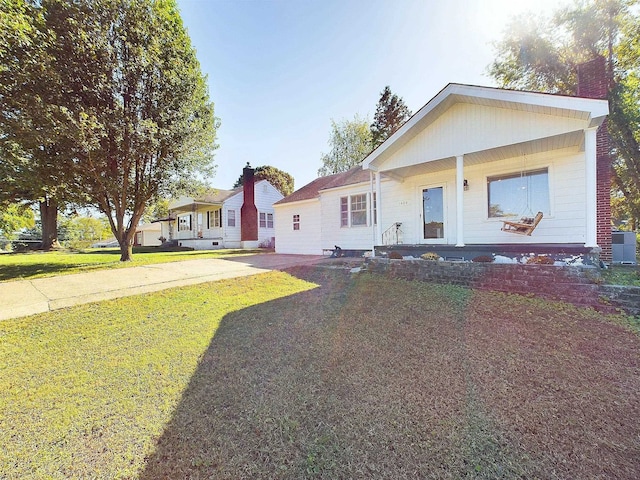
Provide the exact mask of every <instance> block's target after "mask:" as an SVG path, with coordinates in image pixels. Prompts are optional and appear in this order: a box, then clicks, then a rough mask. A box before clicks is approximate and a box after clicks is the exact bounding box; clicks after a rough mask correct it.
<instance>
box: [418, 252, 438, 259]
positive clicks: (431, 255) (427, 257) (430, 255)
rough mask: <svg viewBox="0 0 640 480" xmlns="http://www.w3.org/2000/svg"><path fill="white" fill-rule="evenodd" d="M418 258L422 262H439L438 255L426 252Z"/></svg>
mask: <svg viewBox="0 0 640 480" xmlns="http://www.w3.org/2000/svg"><path fill="white" fill-rule="evenodd" d="M420 258H421V259H423V260H440V255H438V254H437V253H435V252H427V253H423V254H422V255H420Z"/></svg>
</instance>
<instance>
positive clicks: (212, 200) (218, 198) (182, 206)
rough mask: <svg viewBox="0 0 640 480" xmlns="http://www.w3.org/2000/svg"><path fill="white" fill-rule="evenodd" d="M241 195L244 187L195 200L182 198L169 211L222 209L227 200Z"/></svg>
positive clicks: (173, 203)
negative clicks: (204, 208) (202, 208)
mask: <svg viewBox="0 0 640 480" xmlns="http://www.w3.org/2000/svg"><path fill="white" fill-rule="evenodd" d="M239 193H242V187H237V188H234V189H233V190H221V189H216V190H214V191H213V192H210V193H208V194H205V195H203V196H201V197H195V198H194V197H180V198H179V199H178V200H176V201H174V202H172V203H171V204H170V205H169V210H171V211H177V212H185V211H191V210H192V208H193V206H194V205H195V206H196V207H198V206H205V207H222V205H223V203H224V202H225V201H226V200H228V199H229V198H231V197H233V196H234V195H237V194H239Z"/></svg>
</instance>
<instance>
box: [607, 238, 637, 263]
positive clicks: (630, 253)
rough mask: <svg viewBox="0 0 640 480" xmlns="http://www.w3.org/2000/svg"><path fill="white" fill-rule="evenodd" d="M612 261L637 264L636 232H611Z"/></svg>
mask: <svg viewBox="0 0 640 480" xmlns="http://www.w3.org/2000/svg"><path fill="white" fill-rule="evenodd" d="M611 257H612V258H611V260H612V263H624V264H627V265H635V263H636V234H635V232H612V233H611Z"/></svg>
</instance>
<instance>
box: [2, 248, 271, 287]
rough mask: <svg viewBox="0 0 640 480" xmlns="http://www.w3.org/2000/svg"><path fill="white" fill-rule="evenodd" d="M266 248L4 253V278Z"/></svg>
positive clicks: (26, 277)
mask: <svg viewBox="0 0 640 480" xmlns="http://www.w3.org/2000/svg"><path fill="white" fill-rule="evenodd" d="M263 252H264V251H263V250H227V249H223V250H192V251H184V250H182V251H162V250H159V249H157V248H152V247H134V248H133V260H132V261H131V262H120V250H119V249H118V248H103V249H99V250H84V251H81V252H71V251H66V250H63V251H52V252H29V253H5V254H2V255H0V281H7V280H24V279H30V278H39V277H50V276H54V275H63V274H71V273H80V272H88V271H93V270H101V269H107V268H123V267H135V266H140V265H149V264H154V263H166V262H177V261H181V260H196V259H202V258H218V257H221V256H230V255H250V254H254V253H263Z"/></svg>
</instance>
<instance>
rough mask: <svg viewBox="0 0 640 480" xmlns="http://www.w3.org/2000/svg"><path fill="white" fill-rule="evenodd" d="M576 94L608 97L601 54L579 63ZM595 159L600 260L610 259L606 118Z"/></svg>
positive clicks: (609, 172)
mask: <svg viewBox="0 0 640 480" xmlns="http://www.w3.org/2000/svg"><path fill="white" fill-rule="evenodd" d="M577 96H578V97H586V98H598V99H607V98H608V96H609V79H608V77H607V66H606V62H605V59H604V57H601V56H598V57H596V58H594V59H593V60H590V61H588V62H586V63H582V64H580V65H578V91H577ZM596 161H597V166H596V168H597V192H596V198H597V202H598V207H597V217H598V218H597V221H596V227H597V235H596V241H597V242H598V245H599V246H600V248H601V249H602V250H601V252H600V259H601V260H602V261H603V262H607V263H608V262H611V169H612V166H611V145H610V138H609V132H608V130H607V120H606V119H605V121H604V122H602V125H600V127H599V128H598V132H597V133H596Z"/></svg>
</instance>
